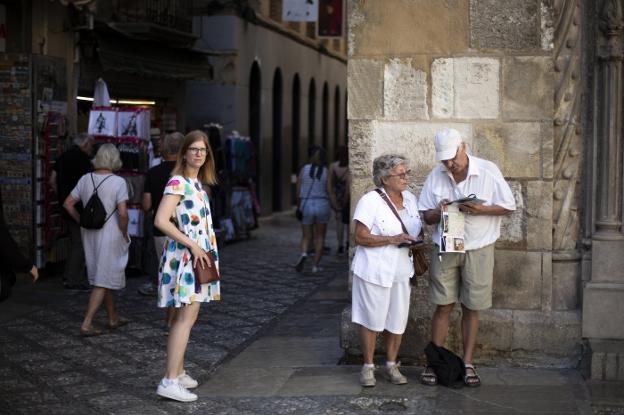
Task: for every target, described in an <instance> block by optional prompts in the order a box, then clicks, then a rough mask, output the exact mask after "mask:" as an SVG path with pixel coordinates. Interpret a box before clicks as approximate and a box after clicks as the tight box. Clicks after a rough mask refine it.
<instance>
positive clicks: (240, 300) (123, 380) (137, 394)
mask: <svg viewBox="0 0 624 415" xmlns="http://www.w3.org/2000/svg"><path fill="white" fill-rule="evenodd" d="M253 235H254V236H253V238H252V239H250V240H247V241H243V242H238V243H235V244H230V245H227V246H226V247H225V248H224V249H222V251H221V264H222V265H221V266H222V274H223V282H222V301H220V302H213V303H208V304H204V305H202V310H201V312H200V317H199V321H198V322H197V324H196V325H195V327H194V329H193V332H192V333H191V340H190V343H189V347H188V350H187V354H186V356H187V359H186V361H187V370H188V371H189V372H190V373H191V374H192V375H193V376H194V377H197V378H198V379H200V380H204V379H206V378H208V377H209V375H210V374H211V373H212V372H213V371H214V370H215V369H216V368H217V367H218V366H219V365H220V364H221V363H223V362H224V361H226V360H227V359H228V358H229V357H231V356H234V355H236V354H237V353H238V352H240V351H241V350H242V349H244V347H245V345H246V344H247V343H249V341H250V339H253V338H254V337H255V336H258V334H259V333H261V332H262V330H263V328H264V327H266V326H270V325H271V323H272V322H273V321H274V320H276V319H277V318H278V317H279V316H280V315H282V314H283V313H285V312H286V311H287V310H288V309H289V308H291V307H292V306H293V305H294V304H296V303H297V302H299V301H300V300H302V299H303V298H305V297H306V296H308V295H309V294H310V293H312V292H313V291H314V290H316V289H317V288H318V287H319V286H321V285H323V284H324V283H326V282H327V281H328V280H329V279H331V278H332V277H333V276H335V275H338V274H340V275H345V272H346V270H347V262H346V261H347V260H346V257H344V256H343V257H336V256H332V255H327V256H326V257H325V259H324V261H323V266H324V267H325V271H324V272H323V273H317V274H312V273H311V272H309V267H308V268H307V272H306V271H305V270H304V272H303V273H302V274H299V273H297V272H295V271H294V269H293V267H292V263H293V262H294V261H295V260H296V258H297V252H298V248H297V246H298V238H299V235H300V234H299V228H298V225H297V223H296V222H295V221H294V220H292V219H290V218H288V217H285V216H282V217H277V218H275V219H271V220H270V221H264V223H263V224H262V226H261V228H260V229H258V230H256V231H254V233H253ZM328 235H332V233H329V232H328ZM330 239H332V238H329V237H328V240H330ZM142 282H143V280H142V279H141V278H132V279H128V282H127V287H126V289H125V290H123V291H122V292H120V294H119V296H118V302H117V305H118V309H119V311H120V314H121V315H123V316H125V317H127V318H129V319H131V321H132V323H131V324H129V325H128V326H125V327H121V328H119V329H117V330H116V331H114V332H109V333H106V334H105V335H102V336H99V337H92V338H82V337H80V336H79V334H78V328H79V325H80V322H81V321H82V317H83V313H84V310H85V307H86V304H87V300H88V295H89V294H88V293H78V292H70V291H66V290H63V289H62V288H60V281H59V279H58V278H48V279H44V280H43V281H41V282H40V283H37V284H36V285H34V286H33V285H30V284H26V283H24V282H22V283H21V284H18V285H17V286H16V287H15V290H14V294H13V297H12V298H11V299H10V300H8V301H6V302H4V303H2V304H0V316H1V317H0V413H7V414H17V413H28V414H32V413H63V414H74V413H75V414H87V413H91V414H94V413H111V414H112V413H120V414H121V413H123V414H132V413H137V414H138V413H140V414H147V413H173V412H180V413H186V412H187V411H197V413H218V412H220V411H217V412H213V411H207V408H206V405H205V403H204V404H200V405H195V406H189V405H179V404H176V403H173V402H169V401H165V400H161V399H158V398H157V397H156V395H155V388H156V385H157V383H158V381H159V380H160V378H161V377H162V373H163V369H164V361H165V348H166V330H165V329H164V327H165V325H164V318H163V317H164V312H163V310H161V309H157V308H156V306H155V298H148V297H143V296H141V295H139V294H138V293H137V291H136V288H137V287H138V286H139V285H140V284H141V283H142ZM97 317H98V318H99V323H100V324H101V325H104V322H105V313H104V311H103V310H100V312H99V313H98V316H97ZM97 322H98V320H97V318H96V323H97ZM215 409H216V408H215Z"/></svg>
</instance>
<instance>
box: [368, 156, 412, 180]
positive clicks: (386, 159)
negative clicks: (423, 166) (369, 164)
mask: <svg viewBox="0 0 624 415" xmlns="http://www.w3.org/2000/svg"><path fill="white" fill-rule="evenodd" d="M407 163H408V160H407V157H405V156H401V155H399V154H384V155H383V156H379V157H377V158H376V159H375V160H373V182H374V183H375V186H377V187H382V186H383V182H382V181H381V179H383V178H384V177H388V176H389V175H391V174H392V173H391V172H390V171H391V170H392V169H394V168H395V167H396V166H400V165H402V164H405V165H407Z"/></svg>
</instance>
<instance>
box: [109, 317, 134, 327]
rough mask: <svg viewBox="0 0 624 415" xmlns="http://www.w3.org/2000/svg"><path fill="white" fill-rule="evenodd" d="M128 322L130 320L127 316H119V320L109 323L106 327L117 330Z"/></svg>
mask: <svg viewBox="0 0 624 415" xmlns="http://www.w3.org/2000/svg"><path fill="white" fill-rule="evenodd" d="M128 323H130V320H128V319H127V318H123V317H118V318H117V321H115V322H114V323H107V324H106V328H107V329H109V330H115V329H118V328H119V327H121V326H125V325H126V324H128Z"/></svg>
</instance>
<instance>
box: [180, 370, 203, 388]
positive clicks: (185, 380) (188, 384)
mask: <svg viewBox="0 0 624 415" xmlns="http://www.w3.org/2000/svg"><path fill="white" fill-rule="evenodd" d="M178 382H179V383H180V385H182V386H184V387H185V388H186V389H193V388H196V387H197V386H199V382H197V381H196V380H195V379H193V378H192V377H190V376H189V374H188V373H186V371H184V372H182V374H181V375H180V376H178Z"/></svg>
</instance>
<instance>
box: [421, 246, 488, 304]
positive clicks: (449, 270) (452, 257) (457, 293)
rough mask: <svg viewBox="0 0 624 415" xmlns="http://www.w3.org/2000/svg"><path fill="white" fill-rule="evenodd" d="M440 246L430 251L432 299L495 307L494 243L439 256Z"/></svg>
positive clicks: (430, 288) (440, 301) (430, 291)
mask: <svg viewBox="0 0 624 415" xmlns="http://www.w3.org/2000/svg"><path fill="white" fill-rule="evenodd" d="M438 249H439V248H438V246H437V245H435V244H434V249H433V250H432V252H431V268H430V270H429V277H430V278H429V279H430V282H429V299H430V301H431V302H432V303H433V304H437V305H447V304H452V303H456V302H457V301H460V302H461V303H462V304H463V305H464V306H465V307H466V308H468V309H470V310H485V309H488V308H490V307H492V277H493V273H494V244H490V245H487V246H484V247H483V248H479V249H475V250H471V251H467V252H466V253H465V254H455V253H448V254H443V255H442V261H440V260H439V259H438Z"/></svg>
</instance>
